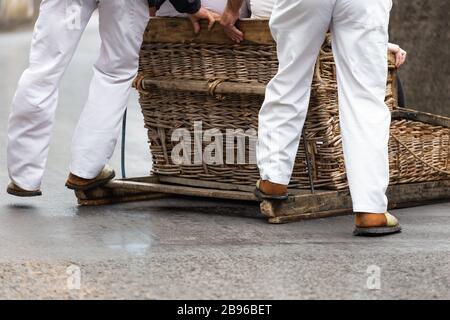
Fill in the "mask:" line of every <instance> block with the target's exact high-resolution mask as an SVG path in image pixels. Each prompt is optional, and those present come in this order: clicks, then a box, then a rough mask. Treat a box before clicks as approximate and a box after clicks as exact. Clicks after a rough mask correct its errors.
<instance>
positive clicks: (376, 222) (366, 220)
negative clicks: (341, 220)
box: [355, 212, 387, 228]
mask: <svg viewBox="0 0 450 320" xmlns="http://www.w3.org/2000/svg"><path fill="white" fill-rule="evenodd" d="M386 224H387V219H386V215H385V213H368V212H358V213H357V214H356V217H355V225H356V226H357V227H360V228H376V227H383V226H386Z"/></svg>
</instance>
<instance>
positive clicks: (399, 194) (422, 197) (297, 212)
mask: <svg viewBox="0 0 450 320" xmlns="http://www.w3.org/2000/svg"><path fill="white" fill-rule="evenodd" d="M387 196H388V198H389V209H396V208H404V207H411V206H415V205H420V204H423V203H429V202H431V201H441V200H450V180H442V181H433V182H422V183H409V184H401V185H392V186H390V187H389V188H388V191H387ZM346 212H348V213H351V212H352V202H351V197H350V195H349V194H348V193H346V192H335V193H333V192H330V193H328V194H319V195H309V196H308V195H301V196H295V197H292V198H290V199H288V200H287V201H281V202H280V201H275V202H269V201H263V202H262V203H261V213H262V214H263V215H265V216H266V217H268V218H269V222H270V221H272V223H283V222H287V221H293V220H302V219H311V218H322V217H329V216H334V215H341V214H344V213H346Z"/></svg>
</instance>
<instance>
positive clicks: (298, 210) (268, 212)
mask: <svg viewBox="0 0 450 320" xmlns="http://www.w3.org/2000/svg"><path fill="white" fill-rule="evenodd" d="M348 208H350V209H351V198H350V195H349V194H348V192H338V191H328V192H322V193H315V194H304V195H298V196H294V197H290V198H289V199H288V200H286V201H263V202H261V213H262V214H263V215H264V216H266V217H267V218H279V217H283V216H292V215H298V216H302V217H304V218H308V217H309V216H311V215H314V214H316V215H318V214H319V215H320V213H321V212H327V211H333V210H342V209H346V210H347V211H348Z"/></svg>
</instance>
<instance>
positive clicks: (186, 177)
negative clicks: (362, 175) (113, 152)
mask: <svg viewBox="0 0 450 320" xmlns="http://www.w3.org/2000/svg"><path fill="white" fill-rule="evenodd" d="M240 28H241V29H243V31H244V33H245V36H246V40H245V41H244V42H243V43H241V44H239V45H237V44H233V43H231V42H230V40H229V39H228V38H227V37H226V36H225V34H224V33H223V31H222V30H221V28H220V27H215V28H214V29H213V30H212V31H211V32H206V31H202V32H201V33H200V34H199V35H197V36H194V35H193V33H192V30H191V26H190V25H189V22H188V21H186V20H184V19H173V18H162V19H152V21H151V22H150V23H149V26H148V28H147V30H146V33H145V36H144V43H143V46H142V49H141V54H140V68H139V75H138V77H137V79H136V81H135V86H136V88H137V89H138V90H139V92H140V104H141V107H142V112H143V115H144V121H145V126H146V128H147V129H148V138H149V143H150V149H151V155H152V156H153V172H152V175H151V176H149V177H143V178H135V179H127V180H117V181H114V182H111V183H109V184H108V185H107V186H106V187H104V188H99V189H96V190H93V191H90V192H86V193H77V196H78V198H79V203H80V204H85V205H89V204H102V203H111V202H121V201H132V200H141V199H149V198H153V197H158V196H160V195H161V194H181V195H189V196H200V197H214V198H223V199H234V200H245V201H255V200H256V199H255V197H254V196H253V194H252V191H253V189H254V185H255V181H256V180H257V179H258V178H259V174H258V168H257V166H256V164H255V162H254V161H251V160H254V152H255V150H254V149H255V143H254V142H255V140H256V130H257V124H258V112H259V109H260V107H261V104H262V102H263V100H264V93H265V86H266V85H267V83H268V82H269V81H270V79H271V78H272V77H273V76H274V75H275V74H276V72H277V68H278V61H277V55H276V46H275V43H274V42H273V39H272V37H271V34H270V30H269V28H268V23H267V21H264V20H243V21H241V22H240ZM393 61H394V57H392V56H389V59H388V62H387V63H388V65H389V77H388V83H387V89H386V104H387V105H388V107H389V109H390V110H391V112H392V117H393V121H392V125H391V140H390V143H389V158H390V176H391V181H390V182H391V183H390V184H391V185H390V187H389V190H388V197H389V200H390V207H391V208H394V207H404V206H410V205H415V204H421V203H425V202H429V201H436V200H443V199H449V198H450V180H449V179H450V174H449V172H450V119H449V118H445V117H439V116H436V115H432V114H425V113H420V112H417V111H414V110H409V109H403V108H399V107H398V103H397V79H396V72H395V68H394V64H393ZM227 130H231V139H230V138H229V137H230V135H226V133H229V132H228V131H227ZM208 132H209V133H208ZM180 133H182V134H181V135H180ZM205 133H208V134H207V135H208V138H207V139H205ZM198 134H200V136H198ZM174 136H175V137H177V139H174ZM227 137H228V138H227ZM188 151H191V152H192V151H194V152H192V153H193V155H192V156H191V155H189V156H187V154H188ZM205 153H208V154H209V155H210V157H209V158H208V159H206V158H205V157H204V156H203V155H204V154H205ZM174 154H175V155H180V156H181V160H180V159H178V160H175V159H174V157H173V155H174ZM179 158H180V157H179ZM211 159H212V160H211ZM242 159H244V160H245V161H242ZM290 194H291V195H292V196H291V197H290V199H289V200H288V201H284V202H267V201H265V202H263V203H262V204H261V212H262V214H263V215H264V216H266V217H267V218H268V219H269V222H272V223H282V222H287V221H292V220H296V219H304V218H314V217H324V216H331V215H337V214H344V213H348V212H351V199H350V196H349V192H348V185H347V179H346V174H345V167H344V157H343V150H342V143H341V134H340V128H339V112H338V94H337V83H336V71H335V65H334V60H333V54H332V48H331V41H330V39H329V37H327V39H326V41H325V43H324V45H323V47H322V50H321V53H320V56H319V58H318V60H317V64H316V67H315V75H314V80H313V84H312V96H311V102H310V106H309V111H308V116H307V121H306V124H305V130H304V133H303V136H302V142H301V144H300V148H299V150H298V153H297V158H296V162H295V166H294V172H293V175H292V180H291V183H290Z"/></svg>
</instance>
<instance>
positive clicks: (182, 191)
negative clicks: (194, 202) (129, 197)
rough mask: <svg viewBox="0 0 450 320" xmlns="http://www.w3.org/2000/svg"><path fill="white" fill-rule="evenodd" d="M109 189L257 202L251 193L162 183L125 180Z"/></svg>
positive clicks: (110, 186)
mask: <svg viewBox="0 0 450 320" xmlns="http://www.w3.org/2000/svg"><path fill="white" fill-rule="evenodd" d="M105 188H109V189H124V190H131V191H133V192H155V193H168V194H177V195H185V196H193V197H205V198H217V199H229V200H241V201H257V199H256V197H255V196H254V195H253V194H252V193H250V192H243V191H229V190H217V189H209V188H195V187H185V186H175V185H167V184H161V183H145V182H132V181H125V180H113V181H111V182H109V183H107V184H106V185H105Z"/></svg>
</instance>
